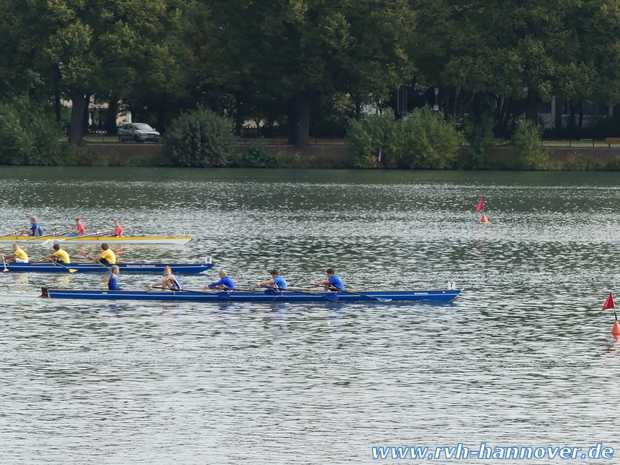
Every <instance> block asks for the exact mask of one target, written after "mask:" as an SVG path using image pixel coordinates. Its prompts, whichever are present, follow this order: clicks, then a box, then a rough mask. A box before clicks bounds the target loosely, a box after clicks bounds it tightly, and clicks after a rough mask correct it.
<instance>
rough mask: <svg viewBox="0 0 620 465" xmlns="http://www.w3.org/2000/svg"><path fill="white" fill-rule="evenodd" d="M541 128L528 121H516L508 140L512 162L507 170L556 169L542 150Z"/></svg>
mask: <svg viewBox="0 0 620 465" xmlns="http://www.w3.org/2000/svg"><path fill="white" fill-rule="evenodd" d="M542 133H543V129H542V126H540V125H539V124H536V123H534V122H532V121H530V120H523V119H519V120H517V121H516V125H515V132H514V134H513V135H512V139H510V145H511V146H512V154H513V160H512V163H511V165H512V166H509V168H513V169H523V170H549V169H557V166H556V164H554V163H553V162H552V161H551V160H550V159H549V155H548V154H547V153H545V152H544V151H543V150H542V146H541V139H542Z"/></svg>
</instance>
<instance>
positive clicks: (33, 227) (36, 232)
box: [22, 216, 43, 236]
mask: <svg viewBox="0 0 620 465" xmlns="http://www.w3.org/2000/svg"><path fill="white" fill-rule="evenodd" d="M22 234H26V235H28V236H42V235H43V228H42V227H41V225H40V224H39V223H38V222H37V217H36V216H31V217H30V228H29V229H24V230H23V231H22Z"/></svg>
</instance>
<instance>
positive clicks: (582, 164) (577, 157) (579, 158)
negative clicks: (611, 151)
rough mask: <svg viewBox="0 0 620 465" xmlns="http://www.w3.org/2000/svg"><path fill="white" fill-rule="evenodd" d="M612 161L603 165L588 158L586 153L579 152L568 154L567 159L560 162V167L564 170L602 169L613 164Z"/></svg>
mask: <svg viewBox="0 0 620 465" xmlns="http://www.w3.org/2000/svg"><path fill="white" fill-rule="evenodd" d="M613 163H614V162H612V163H611V164H610V165H607V166H605V165H604V164H603V163H601V162H598V161H592V160H590V159H589V158H588V157H587V156H586V155H584V154H582V153H581V154H573V155H570V156H569V157H568V159H567V160H566V161H565V162H564V163H562V165H561V167H562V169H563V170H566V171H603V170H605V169H609V167H610V166H613Z"/></svg>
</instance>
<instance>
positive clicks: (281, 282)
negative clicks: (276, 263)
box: [256, 268, 286, 289]
mask: <svg viewBox="0 0 620 465" xmlns="http://www.w3.org/2000/svg"><path fill="white" fill-rule="evenodd" d="M269 274H270V275H271V279H268V280H267V281H261V282H260V283H256V287H268V288H271V289H286V280H285V279H284V278H283V277H282V276H280V270H278V269H277V268H274V269H273V270H271V271H270V272H269Z"/></svg>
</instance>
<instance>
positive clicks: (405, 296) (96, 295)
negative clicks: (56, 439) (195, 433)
mask: <svg viewBox="0 0 620 465" xmlns="http://www.w3.org/2000/svg"><path fill="white" fill-rule="evenodd" d="M460 293H461V291H460V290H458V289H446V290H431V291H307V292H301V291H288V290H272V289H268V290H265V291H199V290H186V289H184V290H181V291H170V290H159V289H157V290H149V291H131V290H125V291H101V290H92V289H90V290H89V289H83V290H78V289H49V288H47V287H42V288H41V297H49V298H52V299H87V300H93V299H94V300H166V301H178V300H181V301H183V300H186V301H198V302H274V301H281V302H312V301H316V302H318V301H325V300H328V301H342V302H355V301H378V302H390V301H392V300H394V301H423V302H450V301H452V300H454V299H455V298H456V297H457V296H458V295H459V294H460Z"/></svg>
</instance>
